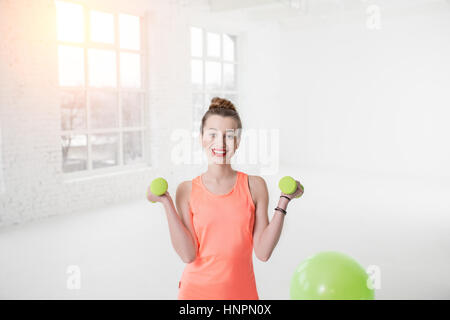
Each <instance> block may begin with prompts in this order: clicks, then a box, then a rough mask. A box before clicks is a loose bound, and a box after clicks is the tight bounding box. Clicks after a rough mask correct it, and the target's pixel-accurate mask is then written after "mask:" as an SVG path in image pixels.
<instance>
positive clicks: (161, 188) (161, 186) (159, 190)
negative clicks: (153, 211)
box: [150, 177, 168, 203]
mask: <svg viewBox="0 0 450 320" xmlns="http://www.w3.org/2000/svg"><path fill="white" fill-rule="evenodd" d="M167 187H168V184H167V181H166V179H164V178H161V177H160V178H156V179H154V180H153V181H152V183H151V185H150V192H151V193H153V194H154V195H155V196H161V195H163V194H164V193H166V191H167ZM150 202H152V203H156V201H150Z"/></svg>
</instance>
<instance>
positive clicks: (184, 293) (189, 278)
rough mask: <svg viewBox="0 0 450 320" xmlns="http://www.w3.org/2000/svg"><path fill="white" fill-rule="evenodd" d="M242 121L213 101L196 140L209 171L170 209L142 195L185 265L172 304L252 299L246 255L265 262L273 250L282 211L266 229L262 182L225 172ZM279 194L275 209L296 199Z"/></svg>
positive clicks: (184, 188)
mask: <svg viewBox="0 0 450 320" xmlns="http://www.w3.org/2000/svg"><path fill="white" fill-rule="evenodd" d="M241 130H242V124H241V119H240V117H239V114H238V113H237V111H236V108H235V106H234V105H233V103H231V102H230V101H228V100H226V99H221V98H219V97H215V98H213V99H212V100H211V105H210V107H209V110H208V111H207V112H206V113H205V115H204V116H203V118H202V123H201V128H200V132H201V135H200V139H201V144H202V147H203V149H204V151H205V152H206V154H207V157H208V170H207V171H206V172H205V173H203V174H201V175H199V176H197V177H195V178H194V179H193V180H191V181H184V182H182V183H181V184H180V185H179V186H178V188H177V190H176V207H177V208H176V209H175V206H174V203H173V200H172V198H171V196H170V194H169V192H166V193H165V194H164V195H162V196H159V197H158V196H154V195H152V194H151V192H148V194H149V196H148V197H149V200H150V201H159V202H161V203H163V205H164V208H165V210H166V214H167V219H168V223H169V229H170V236H171V240H172V245H173V247H174V249H175V251H176V252H177V253H178V255H179V256H180V257H181V259H182V260H183V261H184V262H185V263H187V265H186V267H185V269H184V271H183V274H182V277H181V281H180V282H179V290H178V299H196V300H197V299H198V300H203V299H213V300H258V299H259V296H258V292H257V287H256V282H255V276H254V272H253V260H252V253H253V250H254V251H255V255H256V257H257V258H258V259H259V260H261V261H267V260H268V259H269V257H270V256H271V254H272V251H273V250H274V248H275V246H276V244H277V242H278V239H279V238H280V233H281V229H282V228H283V221H284V216H285V213H283V212H282V211H281V210H275V211H274V213H275V214H274V216H273V218H272V220H271V221H270V223H269V219H268V213H267V211H268V201H269V195H268V190H267V185H266V182H265V180H264V179H263V178H262V177H260V176H252V175H247V174H245V173H244V172H241V171H236V170H234V169H233V168H232V167H231V164H230V159H231V157H232V156H233V155H234V154H235V152H236V150H237V148H238V147H239V142H240V138H241V136H240V134H241ZM302 193H303V189H302V188H301V187H300V183H299V182H298V181H297V191H296V192H295V193H294V194H290V195H288V194H284V193H281V196H280V199H279V200H278V207H279V208H281V209H283V210H286V208H287V205H288V203H289V201H290V200H292V199H293V198H295V197H296V196H297V195H299V194H302Z"/></svg>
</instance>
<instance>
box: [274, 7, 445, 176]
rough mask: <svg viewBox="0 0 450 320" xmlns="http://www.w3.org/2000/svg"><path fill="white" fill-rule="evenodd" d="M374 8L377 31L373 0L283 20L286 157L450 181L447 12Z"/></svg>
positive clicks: (322, 165)
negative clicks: (373, 23) (371, 11)
mask: <svg viewBox="0 0 450 320" xmlns="http://www.w3.org/2000/svg"><path fill="white" fill-rule="evenodd" d="M373 3H375V4H377V5H378V7H379V9H380V14H381V15H380V17H381V29H380V30H371V29H369V28H367V27H366V22H367V19H368V18H369V15H368V13H367V12H366V9H367V7H368V6H369V4H372V2H370V3H369V2H367V3H364V2H360V3H359V6H356V7H354V8H353V9H354V10H351V11H348V12H345V11H340V10H334V11H333V10H329V11H328V12H326V11H324V12H326V13H323V12H321V13H319V12H314V11H311V12H310V14H309V15H307V16H305V17H300V18H298V19H297V21H289V22H287V23H285V24H283V26H282V32H281V34H282V40H281V43H282V50H281V52H282V76H281V79H282V85H281V87H282V92H281V96H280V99H281V101H282V105H283V109H282V114H283V115H284V118H283V120H282V123H283V130H282V141H289V143H286V144H284V145H283V146H282V153H283V154H284V156H283V159H284V160H285V161H286V163H289V164H291V165H296V166H305V167H317V168H332V169H339V170H349V171H365V172H378V173H386V174H406V175H417V176H428V177H432V176H434V177H443V176H445V177H447V178H448V177H450V167H449V166H448V165H447V164H448V163H449V162H450V149H449V148H448V137H449V136H450V129H449V127H448V126H447V122H448V119H449V116H450V111H449V108H448V106H449V105H450V95H449V94H448V92H449V87H450V63H449V59H448V57H449V56H450V41H448V39H450V6H449V4H448V3H446V2H445V1H395V2H394V1H376V2H373ZM337 9H338V8H337ZM294 132H296V134H294Z"/></svg>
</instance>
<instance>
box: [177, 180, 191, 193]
mask: <svg viewBox="0 0 450 320" xmlns="http://www.w3.org/2000/svg"><path fill="white" fill-rule="evenodd" d="M191 190H192V180H185V181H182V182H181V183H180V184H179V185H178V187H177V196H186V195H189V194H190V192H191Z"/></svg>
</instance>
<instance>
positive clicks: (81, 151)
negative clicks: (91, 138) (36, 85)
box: [61, 135, 87, 172]
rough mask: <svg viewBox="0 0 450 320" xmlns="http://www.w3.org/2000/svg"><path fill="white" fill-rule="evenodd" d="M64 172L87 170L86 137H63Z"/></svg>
mask: <svg viewBox="0 0 450 320" xmlns="http://www.w3.org/2000/svg"><path fill="white" fill-rule="evenodd" d="M61 147H62V160H63V163H62V169H63V172H74V171H81V170H86V169H87V137H86V135H67V136H62V137H61Z"/></svg>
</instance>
